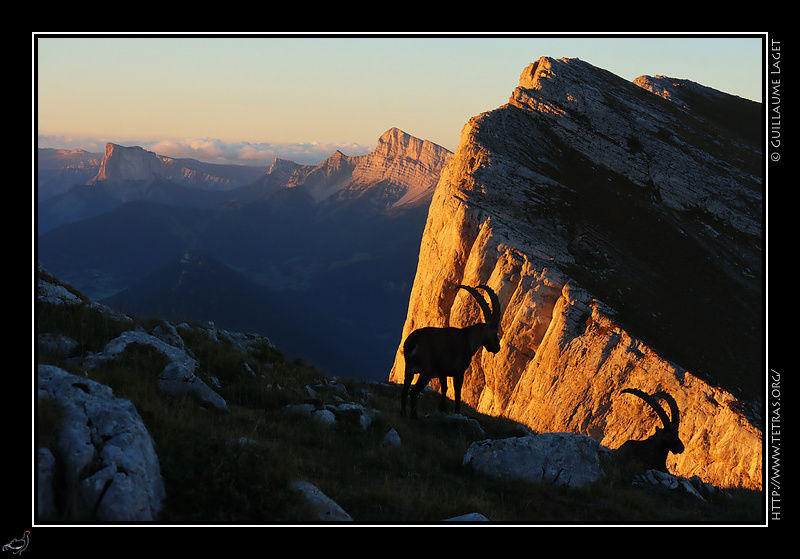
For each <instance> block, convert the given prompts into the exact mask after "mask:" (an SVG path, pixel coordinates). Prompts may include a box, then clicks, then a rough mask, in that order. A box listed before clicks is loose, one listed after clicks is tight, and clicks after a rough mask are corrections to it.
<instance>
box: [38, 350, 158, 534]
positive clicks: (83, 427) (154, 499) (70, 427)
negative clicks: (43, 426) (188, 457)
mask: <svg viewBox="0 0 800 559" xmlns="http://www.w3.org/2000/svg"><path fill="white" fill-rule="evenodd" d="M37 381H38V383H37V384H38V393H37V401H38V404H39V405H45V404H46V402H51V403H52V404H54V405H56V406H57V407H58V410H59V414H58V416H59V419H58V422H59V423H58V426H57V428H56V433H57V434H56V437H55V440H54V442H53V443H52V444H51V445H49V447H48V448H45V447H41V448H39V449H38V450H37V480H38V486H37V503H38V506H37V510H38V515H39V519H40V520H42V521H55V520H67V521H79V522H85V521H102V522H116V521H152V520H156V519H157V518H158V514H159V512H160V510H161V503H162V500H163V499H164V497H165V490H164V482H163V480H162V478H161V470H160V466H159V461H158V456H157V455H156V452H155V449H154V445H153V440H152V438H151V437H150V434H149V433H148V432H147V429H146V428H145V426H144V423H143V422H142V419H141V417H140V416H139V413H138V412H137V410H136V408H135V407H134V406H133V404H132V403H131V402H130V401H128V400H125V399H121V398H117V397H115V396H114V394H113V392H112V390H111V389H110V388H109V387H107V386H105V385H102V384H99V383H97V382H94V381H92V380H89V379H86V378H81V377H78V376H75V375H72V374H70V373H67V372H66V371H64V370H63V369H60V368H58V367H54V366H51V365H39V366H38V368H37ZM62 493H63V495H62Z"/></svg>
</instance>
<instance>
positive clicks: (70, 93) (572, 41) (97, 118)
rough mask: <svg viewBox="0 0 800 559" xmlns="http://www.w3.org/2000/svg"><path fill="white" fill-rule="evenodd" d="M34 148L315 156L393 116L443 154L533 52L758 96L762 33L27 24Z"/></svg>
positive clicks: (361, 141)
mask: <svg viewBox="0 0 800 559" xmlns="http://www.w3.org/2000/svg"><path fill="white" fill-rule="evenodd" d="M33 39H34V40H33V50H34V66H35V67H34V98H35V101H36V104H35V106H34V125H35V127H36V134H37V146H38V147H52V148H58V149H85V150H87V151H91V152H100V153H102V152H103V151H104V149H105V144H106V143H108V142H111V143H115V144H119V145H124V146H132V145H138V146H141V147H143V148H145V149H148V150H150V151H153V152H155V153H158V154H159V155H166V156H169V157H175V158H191V159H197V160H200V161H204V162H209V163H222V164H238V165H259V166H266V165H269V164H270V163H271V162H272V161H273V160H274V159H275V158H276V157H279V158H283V159H289V160H291V161H294V162H296V163H301V164H318V163H320V162H322V161H323V160H324V159H325V158H327V157H328V156H329V155H331V154H332V153H333V152H335V151H336V150H340V151H342V152H343V153H345V154H346V155H350V156H355V155H363V154H366V153H369V152H370V151H371V150H372V149H374V147H375V145H376V142H377V140H378V137H379V136H380V134H381V133H382V132H383V131H384V130H387V129H389V128H392V127H397V128H400V129H402V130H404V131H406V132H407V133H409V134H411V135H413V136H415V137H417V138H421V139H426V140H429V141H431V142H434V143H436V144H438V145H440V146H442V147H444V148H446V149H448V150H450V151H455V149H456V147H457V145H458V140H459V134H460V132H461V129H462V127H463V126H464V124H466V122H467V121H468V120H469V119H470V118H471V117H473V116H475V115H478V114H480V113H482V112H485V111H489V110H492V109H495V108H497V107H498V106H500V105H502V104H504V103H505V102H506V101H507V99H508V96H509V94H510V93H511V92H512V91H513V89H514V88H515V87H516V85H517V81H518V78H519V74H520V72H522V70H524V68H525V67H526V66H527V65H528V64H529V63H530V62H533V61H534V60H536V59H538V58H539V57H540V56H550V57H554V58H562V57H566V58H575V57H577V58H580V59H582V60H585V61H587V62H589V63H591V64H593V65H595V66H597V67H599V68H602V69H605V70H608V71H610V72H612V73H615V74H617V75H619V76H620V77H623V78H625V79H628V80H633V79H635V78H636V77H638V76H640V75H666V76H670V77H675V78H680V79H688V80H692V81H695V82H697V83H701V84H702V85H706V86H708V87H712V88H714V89H718V90H720V91H723V92H725V93H730V94H733V95H737V96H740V97H744V98H747V99H751V100H754V101H758V102H761V100H762V90H763V52H762V48H763V45H764V40H765V36H763V35H758V34H750V35H738V36H726V35H715V34H707V35H696V36H693V35H688V36H687V35H676V36H670V35H661V36H647V35H629V36H624V35H623V36H604V35H600V34H598V35H588V36H569V35H565V36H556V35H553V36H548V35H531V36H514V37H506V36H492V35H476V36H464V37H462V36H448V35H431V36H427V35H420V36H409V37H406V36H393V35H387V36H371V35H363V36H360V35H347V36H343V35H342V36H340V35H335V34H334V35H325V36H313V37H306V36H294V35H282V36H262V35H252V36H226V35H209V36H204V37H195V36H181V35H165V36H146V37H145V36H136V35H120V36H104V35H96V36H93V35H47V34H42V35H36V34H34V37H33Z"/></svg>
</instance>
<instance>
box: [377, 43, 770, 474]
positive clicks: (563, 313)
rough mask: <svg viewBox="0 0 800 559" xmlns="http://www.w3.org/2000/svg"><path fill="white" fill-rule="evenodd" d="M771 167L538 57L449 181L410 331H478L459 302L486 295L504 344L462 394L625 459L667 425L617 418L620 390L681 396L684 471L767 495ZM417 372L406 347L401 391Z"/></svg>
mask: <svg viewBox="0 0 800 559" xmlns="http://www.w3.org/2000/svg"><path fill="white" fill-rule="evenodd" d="M706 106H708V105H706ZM756 114H757V112H756ZM761 158H762V152H761V150H760V149H759V148H754V147H753V145H752V143H751V142H750V141H749V139H748V138H741V137H739V136H738V135H737V134H735V133H734V132H733V131H731V130H727V129H721V128H718V127H716V126H715V125H714V121H713V119H710V118H706V117H704V116H703V114H702V112H701V111H700V110H687V109H686V108H685V107H683V106H677V105H675V104H674V103H672V102H671V101H669V100H665V99H664V98H662V97H659V96H656V95H654V94H652V93H651V92H649V91H646V90H645V89H643V88H641V87H639V86H637V85H636V84H633V83H630V82H627V81H626V80H623V79H621V78H619V77H617V76H614V75H613V74H611V73H610V72H607V71H605V70H602V69H600V68H596V67H594V66H591V65H590V64H587V63H585V62H583V61H580V60H577V59H569V60H567V59H561V60H555V59H551V58H547V57H543V58H541V59H539V60H538V61H537V62H535V63H533V64H531V65H530V66H529V67H528V68H526V69H525V70H524V71H523V72H522V74H521V76H520V84H519V87H518V88H517V89H516V90H515V91H514V92H513V93H512V95H511V97H510V99H509V102H508V103H507V104H506V105H503V106H501V107H499V108H497V109H495V110H493V111H489V112H486V113H483V114H481V115H479V116H476V117H474V118H473V119H471V120H470V122H469V123H468V124H467V125H466V126H465V127H464V129H463V130H462V135H461V142H460V144H459V147H458V150H457V151H456V153H455V154H454V156H453V158H452V159H451V161H450V163H449V164H448V165H447V167H446V168H445V169H444V170H443V171H442V176H441V179H440V181H439V184H438V185H437V189H436V193H435V195H434V199H433V201H432V203H431V208H430V211H429V215H428V221H427V223H426V229H425V232H424V234H423V240H422V244H421V249H420V257H419V264H418V268H417V275H416V277H415V280H414V287H413V290H412V295H411V298H410V300H409V309H408V315H407V319H406V324H405V326H404V330H403V338H404V337H405V336H406V335H407V334H408V333H410V332H411V331H412V330H413V329H415V328H417V327H421V326H428V325H432V326H443V325H447V324H449V325H451V326H460V325H464V324H466V323H469V322H470V321H475V320H477V319H478V317H477V314H476V311H475V308H474V305H471V304H470V301H469V298H467V297H464V298H461V297H455V289H456V286H457V285H459V284H461V283H467V284H470V285H478V284H480V283H488V284H489V285H490V286H491V287H492V288H493V289H494V290H495V291H496V292H497V293H498V295H499V297H500V301H501V305H502V307H503V319H502V322H501V334H502V342H501V343H502V346H501V350H500V352H498V353H497V354H495V355H492V354H488V353H486V352H482V351H479V352H478V353H477V355H476V356H475V358H474V359H473V361H472V365H471V367H470V368H469V369H468V373H467V375H466V377H465V382H464V389H463V393H462V396H463V398H464V401H466V402H468V403H470V404H471V405H474V406H476V407H477V408H478V409H479V410H481V411H483V412H486V413H493V414H498V415H500V414H502V415H507V416H509V417H511V418H513V419H516V420H519V421H522V422H524V423H526V424H528V425H529V426H531V427H532V428H534V429H535V430H538V431H554V432H558V431H570V432H578V433H585V434H590V435H592V436H594V437H596V438H598V439H599V440H600V441H601V442H602V444H604V445H606V446H609V447H612V448H616V447H617V446H619V445H620V444H621V443H622V442H624V441H625V440H627V439H629V438H644V437H645V436H647V434H648V429H649V428H650V427H651V424H649V423H648V424H643V425H631V424H629V423H628V424H621V423H624V422H620V420H619V418H621V417H622V416H624V415H625V413H623V412H622V411H621V410H623V409H624V408H625V407H626V406H630V402H626V401H625V399H624V398H622V399H620V398H618V395H619V391H620V390H621V389H622V388H625V387H626V386H634V387H638V388H641V389H643V390H646V391H648V392H653V391H656V390H662V389H663V390H667V391H669V392H670V393H671V394H673V396H674V397H675V398H676V400H678V403H679V406H680V408H681V410H682V419H681V433H682V437H685V442H688V444H687V452H685V453H684V454H682V455H680V456H674V455H673V456H671V462H670V463H669V464H670V467H672V468H675V469H677V470H678V471H679V472H682V474H681V475H694V474H697V475H701V476H707V477H708V478H710V479H714V480H716V481H715V482H716V483H720V484H723V485H724V484H734V485H735V484H739V483H742V484H745V485H748V486H760V482H761V480H760V475H761V433H760V431H759V429H758V427H757V426H756V425H755V424H754V423H753V418H754V417H757V416H758V415H759V413H760V411H759V410H760V406H761V404H760V402H761V401H762V398H763V395H762V394H761V393H760V388H761V385H762V383H761V375H760V371H761V368H760V357H761V352H762V347H761V331H762V330H761V329H762V316H763V302H762V297H763V294H762V292H761V279H762V264H763V263H762V222H761V212H762V196H763V182H762V179H761V177H760V175H758V174H754V173H756V171H757V170H758V169H759V168H760V166H759V161H761ZM403 365H404V361H403V356H402V351H401V349H399V348H398V351H397V354H396V358H395V365H394V368H393V370H392V373H391V375H390V379H391V380H393V381H395V382H402V378H403ZM689 371H691V372H689ZM701 379H702V380H701ZM719 386H724V387H725V389H722V388H718V387H719ZM733 394H737V395H740V396H743V398H744V401H742V400H738V399H737V398H736V397H734V396H733ZM745 401H746V402H747V403H744V402H745ZM750 406H753V407H752V408H751V407H750ZM742 408H745V409H747V410H748V411H747V414H743V413H742V411H741V410H742ZM732 437H733V438H735V439H736V440H737V441H738V444H739V446H738V447H737V448H732V447H731V446H730V444H729V441H730V440H731V438H732Z"/></svg>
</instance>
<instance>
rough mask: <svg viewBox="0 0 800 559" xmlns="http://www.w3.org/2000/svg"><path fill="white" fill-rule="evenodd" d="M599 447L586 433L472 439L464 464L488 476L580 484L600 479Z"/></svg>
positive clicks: (549, 482) (573, 486)
mask: <svg viewBox="0 0 800 559" xmlns="http://www.w3.org/2000/svg"><path fill="white" fill-rule="evenodd" d="M602 452H604V449H603V447H601V446H600V444H599V443H598V442H597V441H595V440H594V439H593V438H591V437H589V436H587V435H574V434H572V433H543V434H541V435H530V436H526V437H512V438H508V439H498V440H484V441H478V442H475V443H472V445H470V447H469V449H468V450H467V453H466V454H465V455H464V465H465V466H469V467H470V468H472V470H473V471H475V472H477V473H480V474H482V475H486V476H489V477H492V478H515V477H517V478H522V479H527V480H529V481H533V482H536V483H547V484H551V485H556V486H566V487H572V488H576V487H583V486H584V485H587V484H589V483H593V482H595V481H597V480H598V479H600V478H601V477H602V476H603V475H604V474H603V470H602V469H601V467H600V454H601V453H602Z"/></svg>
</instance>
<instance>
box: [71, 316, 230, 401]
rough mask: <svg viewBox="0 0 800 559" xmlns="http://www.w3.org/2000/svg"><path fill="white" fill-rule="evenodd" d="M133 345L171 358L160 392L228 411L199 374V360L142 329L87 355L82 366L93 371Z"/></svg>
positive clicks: (220, 398)
mask: <svg viewBox="0 0 800 559" xmlns="http://www.w3.org/2000/svg"><path fill="white" fill-rule="evenodd" d="M130 344H141V345H146V346H150V347H152V348H153V349H155V350H156V351H158V352H159V353H162V354H164V355H165V356H166V357H167V358H169V360H170V363H169V364H167V365H166V366H165V367H164V369H163V370H162V371H161V373H160V374H159V377H158V383H159V386H160V387H161V389H162V390H163V391H164V392H165V393H166V394H169V395H170V396H185V395H188V396H192V397H194V398H195V399H197V400H198V401H199V402H200V403H201V404H202V405H204V406H208V407H212V408H217V409H227V403H226V402H225V400H224V399H223V398H222V397H221V396H220V395H219V394H217V393H216V392H214V391H213V390H211V388H209V387H208V385H207V384H206V383H204V382H203V381H202V380H201V379H200V378H199V377H198V376H197V375H195V369H196V368H197V361H196V360H195V359H194V358H193V357H192V356H190V355H189V354H188V353H187V352H186V351H185V350H184V349H180V348H178V347H175V346H172V345H170V344H168V343H166V342H164V341H162V340H160V339H159V338H157V337H155V336H152V335H150V334H147V333H146V332H142V331H139V330H128V331H127V332H123V333H122V334H120V335H119V337H117V338H114V339H113V340H111V341H110V342H108V344H106V347H105V348H104V349H103V351H101V352H98V353H94V354H90V355H87V356H86V357H85V358H84V360H83V364H84V366H85V367H89V368H94V367H98V366H100V365H102V364H104V363H107V362H109V361H112V360H114V359H116V358H117V357H118V356H119V354H120V353H122V351H124V350H125V348H127V347H128V345H130Z"/></svg>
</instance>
